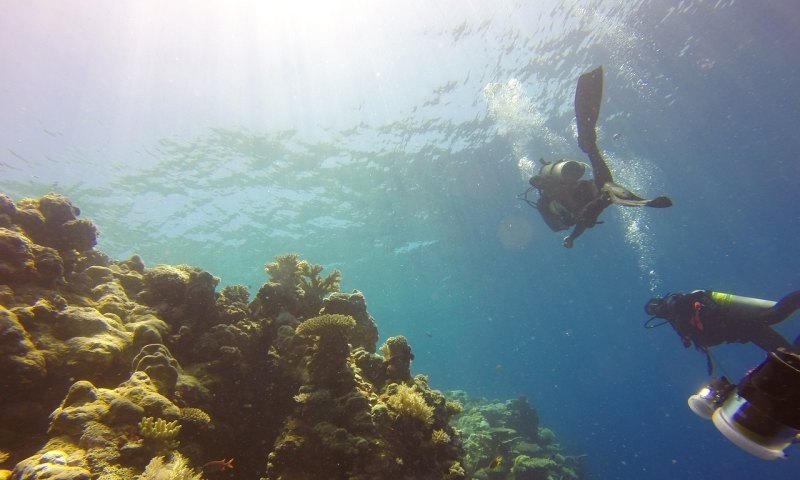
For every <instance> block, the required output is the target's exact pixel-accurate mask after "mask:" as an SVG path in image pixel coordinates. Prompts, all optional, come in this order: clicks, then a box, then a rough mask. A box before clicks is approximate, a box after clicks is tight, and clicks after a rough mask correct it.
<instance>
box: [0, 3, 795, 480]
mask: <svg viewBox="0 0 800 480" xmlns="http://www.w3.org/2000/svg"><path fill="white" fill-rule="evenodd" d="M270 3H272V2H270ZM328 3H330V5H329V4H328ZM379 4H380V5H383V4H384V2H356V1H351V2H326V3H323V2H302V1H300V2H291V4H287V5H285V6H276V5H272V6H266V5H265V4H261V3H258V2H253V3H243V2H242V3H235V4H229V3H227V2H218V3H213V2H200V3H198V2H170V3H169V4H166V5H165V4H163V2H130V3H127V4H119V3H103V2H88V1H84V2H69V3H68V4H67V3H64V4H55V3H53V2H35V1H34V2H30V1H25V2H7V3H6V5H5V10H6V12H7V14H5V15H2V16H0V64H2V66H3V74H2V77H1V78H0V105H2V113H3V115H1V116H0V146H2V149H0V191H2V192H4V193H7V194H9V195H11V196H12V197H14V198H15V199H19V198H21V197H24V196H37V195H40V194H43V193H46V192H48V191H57V192H59V193H63V194H65V195H67V196H69V197H70V198H71V200H72V201H73V203H75V204H76V205H78V206H79V207H80V208H81V209H82V212H83V215H84V216H86V217H88V218H91V219H93V220H95V222H96V223H97V224H98V225H99V227H100V229H101V232H102V236H101V240H100V244H99V246H98V248H99V249H101V250H103V251H105V252H106V253H108V254H110V255H111V256H113V257H116V258H126V257H128V256H130V255H131V254H134V253H136V254H139V255H141V256H142V257H143V258H144V259H145V262H146V263H147V264H148V265H150V266H152V265H154V264H156V263H171V264H178V263H187V264H192V265H197V266H201V267H203V268H205V269H207V270H209V271H211V272H212V273H214V274H215V275H217V276H219V277H221V279H222V283H223V284H235V283H241V284H245V285H249V286H251V287H252V288H251V290H252V291H255V290H256V289H257V288H258V286H259V285H260V284H261V283H263V282H264V281H265V279H266V275H265V273H264V271H263V265H264V263H266V262H268V261H270V260H271V259H272V258H273V257H274V256H275V255H278V254H283V253H286V252H297V253H299V254H300V255H301V256H302V257H303V258H305V259H307V260H309V261H311V262H314V263H320V264H323V265H325V266H326V268H327V269H328V270H329V269H332V268H338V269H340V270H341V271H342V272H343V280H342V289H343V290H351V289H359V290H361V291H363V292H364V294H365V295H366V298H367V302H368V307H369V311H370V312H371V314H372V315H373V317H375V319H376V321H377V323H378V328H379V330H380V333H381V338H382V339H385V338H386V337H388V336H392V335H397V334H403V335H406V336H407V337H408V338H409V341H410V343H411V345H412V348H413V349H414V352H415V355H416V360H415V362H414V365H413V366H414V371H415V372H417V373H425V374H427V375H429V377H430V381H431V384H432V385H433V386H434V387H436V388H439V389H442V390H447V389H462V390H466V391H468V392H470V393H472V394H475V395H483V396H488V397H496V398H509V397H513V396H517V395H527V396H528V397H529V398H530V399H531V401H532V403H533V404H534V405H535V406H536V408H537V409H538V410H539V413H540V416H541V418H542V423H543V425H546V426H548V427H551V428H552V429H553V430H554V431H555V432H556V434H557V436H558V438H559V441H560V442H561V443H562V445H564V446H565V447H567V448H568V449H570V450H571V451H573V452H574V453H586V454H587V455H588V457H587V465H588V468H589V472H590V474H591V478H598V479H600V478H602V479H642V478H647V479H676V478H684V479H695V478H696V479H700V478H726V479H751V478H760V479H772V478H775V479H779V478H795V477H796V475H797V473H796V472H797V470H798V468H800V463H798V460H797V458H796V456H797V452H792V450H791V449H790V450H789V453H790V458H789V460H787V461H785V462H773V463H769V462H764V461H762V460H758V459H755V458H752V457H749V456H748V455H747V454H746V453H744V452H742V451H740V450H738V449H737V448H736V447H734V446H732V445H731V444H729V443H728V442H727V440H725V439H724V438H723V437H722V436H721V435H720V434H718V433H717V432H716V430H715V429H714V428H713V426H712V425H711V423H710V422H705V421H703V420H701V419H699V418H698V417H696V416H694V414H692V413H691V412H690V411H689V409H688V408H687V407H686V398H687V397H688V396H689V395H690V394H691V393H693V392H694V390H696V389H697V388H698V387H699V386H700V385H701V384H702V383H703V382H704V380H705V379H706V372H705V358H704V357H703V355H702V354H700V353H698V352H696V351H693V350H685V349H684V348H683V347H682V346H681V344H680V341H679V339H678V338H677V336H676V335H675V334H674V333H673V332H672V331H671V330H669V328H668V327H665V328H661V329H654V330H645V329H643V328H642V323H643V322H644V320H646V316H645V315H644V312H643V310H642V306H643V304H644V303H645V301H646V300H647V299H648V298H649V297H650V296H652V295H654V294H659V295H661V294H664V293H666V292H669V291H689V290H694V289H701V288H709V289H716V290H721V291H727V292H732V293H737V294H740V295H746V296H754V297H760V298H768V299H777V298H779V297H781V296H782V295H784V294H785V293H788V292H790V291H792V290H797V289H800V278H798V271H800V256H798V255H797V245H798V244H797V239H798V237H799V236H800V214H798V211H797V208H796V207H797V206H798V205H800V191H799V190H798V189H797V187H796V184H797V180H798V178H800V136H798V134H797V128H796V121H797V119H798V112H800V93H798V87H799V86H800V85H799V84H798V78H800V64H799V63H798V62H797V60H796V58H797V51H798V50H800V35H798V33H797V32H799V31H800V9H798V7H797V6H794V5H793V4H792V3H791V2H788V1H776V0H765V1H760V2H744V1H734V0H719V1H682V2H672V1H666V0H650V1H646V0H640V1H632V2H625V3H624V5H623V3H622V2H614V1H590V2H565V1H555V0H547V1H529V2H525V1H518V2H512V1H491V2H490V1H485V2H463V1H457V0H449V1H443V2H422V1H411V2H403V5H404V6H398V5H394V6H385V5H383V6H379ZM596 65H603V66H604V68H605V72H606V76H605V97H604V102H603V105H602V111H601V116H600V120H599V128H600V137H599V143H600V146H601V149H602V150H603V151H604V154H605V155H606V157H607V159H608V160H609V163H610V164H611V167H612V170H613V171H614V172H615V174H616V176H617V177H618V178H619V179H620V180H621V183H623V184H626V185H628V186H631V187H632V188H633V189H634V190H636V191H638V192H639V193H641V194H643V195H646V196H655V195H659V194H669V195H670V196H671V197H672V198H673V200H674V202H675V206H674V207H673V208H671V209H667V210H651V211H644V210H640V209H628V210H624V211H623V210H621V209H620V208H619V207H611V208H609V209H608V210H607V211H606V212H605V213H604V214H603V216H602V219H604V220H605V224H603V225H600V226H598V227H596V228H595V229H592V230H590V231H588V232H587V233H586V234H585V235H584V236H583V237H581V238H580V239H578V240H577V242H576V245H575V248H573V249H572V250H566V249H564V248H562V247H561V237H562V235H560V234H556V233H553V232H551V231H549V230H548V229H547V228H546V227H545V225H544V224H543V222H542V221H541V219H540V218H538V215H537V214H536V212H535V211H534V210H533V209H531V208H530V207H528V206H527V205H525V204H523V203H522V202H521V201H519V200H518V199H517V198H516V195H517V194H518V193H520V192H522V191H523V190H524V189H525V188H526V186H527V184H526V180H527V179H526V178H524V177H523V176H522V175H521V174H520V171H519V169H518V160H519V159H520V158H521V157H522V156H528V157H529V158H531V159H536V158H539V157H545V158H549V159H554V158H559V157H562V156H563V157H571V158H576V159H583V156H582V154H581V152H580V151H579V150H578V148H577V145H576V140H575V127H574V119H573V111H572V100H573V95H574V88H575V82H576V80H577V77H578V76H579V75H580V73H582V72H584V71H586V70H588V69H590V68H592V67H594V66H596ZM492 84H496V85H494V86H492ZM326 271H327V270H326ZM780 329H781V331H782V332H784V333H785V334H786V335H787V336H789V337H791V338H794V335H796V334H797V332H798V330H800V320H798V318H792V319H790V320H788V321H786V322H784V324H782V325H781V326H780ZM715 355H716V357H717V359H718V360H719V362H720V364H721V365H722V366H723V367H724V368H725V371H726V372H727V373H728V374H729V375H730V376H731V377H733V378H735V379H738V378H740V377H741V375H742V374H743V373H744V372H745V371H746V370H747V369H749V368H750V367H752V366H755V365H756V364H757V363H759V362H760V361H761V360H762V357H763V354H762V352H760V351H759V350H758V349H757V348H755V347H753V346H750V345H731V346H725V347H721V348H717V349H715ZM795 448H797V447H795ZM792 453H794V455H792Z"/></svg>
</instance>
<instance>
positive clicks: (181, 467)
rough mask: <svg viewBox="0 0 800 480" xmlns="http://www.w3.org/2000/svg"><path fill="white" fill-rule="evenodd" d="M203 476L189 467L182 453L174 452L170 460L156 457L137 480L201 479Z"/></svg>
mask: <svg viewBox="0 0 800 480" xmlns="http://www.w3.org/2000/svg"><path fill="white" fill-rule="evenodd" d="M201 478H202V476H201V475H200V474H199V473H195V471H194V470H193V469H192V468H190V467H189V465H188V464H187V463H186V459H185V458H184V457H183V456H182V455H181V454H180V453H173V454H172V455H171V458H170V461H169V462H165V461H164V457H155V458H153V459H152V460H150V463H148V464H147V467H145V469H144V472H142V474H141V475H138V476H137V477H136V480H200V479H201Z"/></svg>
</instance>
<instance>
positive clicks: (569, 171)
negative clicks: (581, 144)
mask: <svg viewBox="0 0 800 480" xmlns="http://www.w3.org/2000/svg"><path fill="white" fill-rule="evenodd" d="M586 167H587V165H586V164H585V163H582V162H576V161H575V160H559V161H557V162H553V163H548V164H547V165H543V166H542V168H541V169H540V170H539V175H540V176H542V177H547V178H551V179H553V180H560V181H564V182H577V181H578V180H579V179H580V178H581V177H582V176H583V173H584V172H585V171H586Z"/></svg>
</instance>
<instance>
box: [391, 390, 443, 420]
mask: <svg viewBox="0 0 800 480" xmlns="http://www.w3.org/2000/svg"><path fill="white" fill-rule="evenodd" d="M386 404H387V405H388V406H389V408H391V409H392V412H394V414H395V415H396V416H397V418H398V419H407V420H414V421H419V422H421V423H423V424H424V425H426V426H430V425H432V424H433V407H431V406H430V405H428V404H427V403H425V398H424V397H423V396H422V394H421V393H419V392H418V391H416V390H415V389H414V387H409V386H407V385H403V384H402V383H401V384H399V385H397V390H396V391H395V393H393V394H392V395H389V398H387V399H386Z"/></svg>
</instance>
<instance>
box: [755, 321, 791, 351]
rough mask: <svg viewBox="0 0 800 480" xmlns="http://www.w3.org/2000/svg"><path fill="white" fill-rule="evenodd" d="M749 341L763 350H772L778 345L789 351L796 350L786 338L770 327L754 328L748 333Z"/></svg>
mask: <svg viewBox="0 0 800 480" xmlns="http://www.w3.org/2000/svg"><path fill="white" fill-rule="evenodd" d="M750 341H751V342H753V343H754V344H755V345H758V346H759V347H761V349H762V350H764V351H765V352H772V351H774V350H775V349H777V348H779V347H783V348H785V349H787V350H789V351H796V350H795V348H794V347H793V346H792V344H791V343H789V341H788V340H786V339H785V338H783V336H782V335H781V334H780V333H778V332H776V331H775V330H773V329H772V328H770V327H763V328H758V329H754V330H753V331H752V332H751V334H750Z"/></svg>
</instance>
